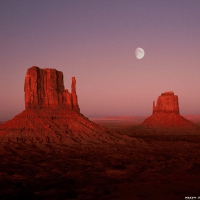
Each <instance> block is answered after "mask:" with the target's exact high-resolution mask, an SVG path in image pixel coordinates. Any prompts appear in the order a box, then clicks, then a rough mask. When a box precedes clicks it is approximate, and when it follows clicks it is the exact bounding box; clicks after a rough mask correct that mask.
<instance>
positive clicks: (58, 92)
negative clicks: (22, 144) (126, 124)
mask: <svg viewBox="0 0 200 200" xmlns="http://www.w3.org/2000/svg"><path fill="white" fill-rule="evenodd" d="M24 93H25V110H24V111H22V112H21V113H20V114H18V115H17V116H15V117H14V118H13V119H12V120H9V121H7V122H5V123H3V124H1V125H0V141H10V140H11V141H46V142H49V141H55V142H61V141H62V142H64V141H68V142H70V141H71V142H74V141H75V140H76V139H79V140H80V138H82V139H83V141H85V140H86V141H87V142H88V141H90V140H92V137H96V138H98V139H100V138H101V137H104V138H105V135H104V136H103V135H102V134H101V133H103V132H104V131H105V128H103V127H102V126H101V125H97V124H95V123H94V122H92V121H90V120H89V119H88V118H86V117H85V116H84V115H83V114H81V113H80V108H79V105H78V98H77V95H76V79H75V77H72V85H71V93H70V92H68V90H67V89H65V88H64V83H63V73H62V72H60V71H57V70H56V69H49V68H46V69H41V68H39V67H36V66H33V67H31V68H29V69H28V70H27V73H26V77H25V84H24ZM98 139H97V140H98Z"/></svg>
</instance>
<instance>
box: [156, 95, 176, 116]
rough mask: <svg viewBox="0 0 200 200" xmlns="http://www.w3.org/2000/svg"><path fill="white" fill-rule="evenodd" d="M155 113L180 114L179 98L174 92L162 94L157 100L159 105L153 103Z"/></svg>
mask: <svg viewBox="0 0 200 200" xmlns="http://www.w3.org/2000/svg"><path fill="white" fill-rule="evenodd" d="M153 113H177V114H179V105H178V96H177V95H174V93H173V92H165V93H162V94H161V96H159V97H158V99H157V105H156V106H155V101H153Z"/></svg>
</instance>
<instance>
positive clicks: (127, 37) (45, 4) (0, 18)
mask: <svg viewBox="0 0 200 200" xmlns="http://www.w3.org/2000/svg"><path fill="white" fill-rule="evenodd" d="M137 47H142V48H143V49H144V50H145V56H144V58H143V59H141V60H137V59H136V58H135V55H134V54H135V49H136V48H137ZM0 61H1V63H0V94H1V96H0V120H7V119H11V118H12V117H14V116H15V115H16V114H18V113H20V112H21V111H22V110H24V107H25V106H24V78H25V74H26V70H27V69H28V68H29V67H31V66H38V67H40V68H55V69H57V70H59V71H62V72H63V74H64V82H65V88H68V89H70V88H71V77H72V76H75V77H76V80H77V94H78V102H79V105H80V108H81V112H82V113H83V114H84V115H85V116H87V117H94V116H108V115H109V116H111V115H112V116H114V115H150V114H151V113H152V101H153V100H157V97H158V96H159V95H160V94H161V93H162V92H166V91H174V93H175V94H177V95H178V97H179V107H180V112H181V114H182V115H187V114H200V1H199V0H162V1H161V0H42V1H41V0H32V1H31V0H30V1H26V0H17V1H16V0H1V1H0Z"/></svg>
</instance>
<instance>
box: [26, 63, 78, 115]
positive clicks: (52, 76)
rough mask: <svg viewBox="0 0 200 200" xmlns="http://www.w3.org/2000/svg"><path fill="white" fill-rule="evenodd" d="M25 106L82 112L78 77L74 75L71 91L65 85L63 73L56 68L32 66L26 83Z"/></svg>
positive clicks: (27, 107)
mask: <svg viewBox="0 0 200 200" xmlns="http://www.w3.org/2000/svg"><path fill="white" fill-rule="evenodd" d="M24 92H25V108H26V109H29V108H32V109H40V108H53V109H58V108H64V109H69V110H71V109H72V110H75V111H77V112H80V108H79V106H78V100H77V95H76V79H75V77H72V90H71V93H69V91H68V90H67V89H66V90H65V87H64V83H63V73H62V72H60V71H57V70H56V69H49V68H46V69H40V68H39V67H35V66H33V67H31V68H29V69H28V70H27V73H26V77H25V84H24Z"/></svg>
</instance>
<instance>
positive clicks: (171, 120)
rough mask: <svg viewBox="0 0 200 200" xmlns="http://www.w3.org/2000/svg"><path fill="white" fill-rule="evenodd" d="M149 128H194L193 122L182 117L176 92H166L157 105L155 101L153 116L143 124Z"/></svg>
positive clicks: (159, 98)
mask: <svg viewBox="0 0 200 200" xmlns="http://www.w3.org/2000/svg"><path fill="white" fill-rule="evenodd" d="M141 125H144V126H149V127H168V128H172V127H174V128H177V127H193V126H195V125H194V124H193V123H192V122H191V121H189V120H187V119H185V118H184V117H182V116H181V115H180V113H179V104H178V96H177V95H174V92H172V91H170V92H164V93H162V94H161V95H160V96H159V97H158V99H157V105H155V101H153V114H152V115H151V116H150V117H148V118H147V119H145V120H144V122H143V123H142V124H141Z"/></svg>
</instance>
